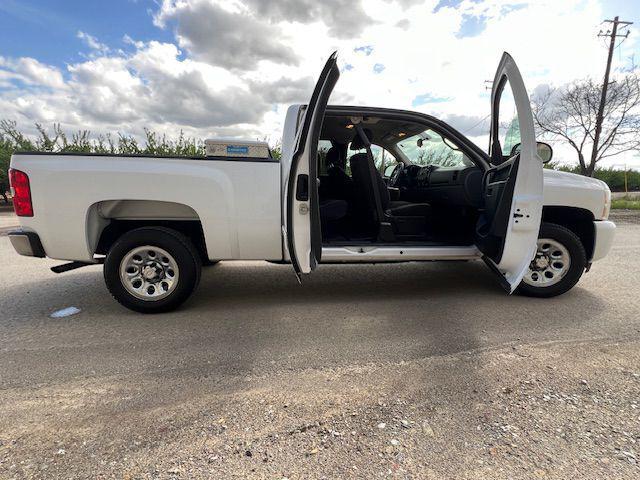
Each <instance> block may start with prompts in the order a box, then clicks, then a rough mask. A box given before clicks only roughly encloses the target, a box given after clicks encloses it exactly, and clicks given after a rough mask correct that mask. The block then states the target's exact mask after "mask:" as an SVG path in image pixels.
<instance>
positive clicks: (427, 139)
mask: <svg viewBox="0 0 640 480" xmlns="http://www.w3.org/2000/svg"><path fill="white" fill-rule="evenodd" d="M397 146H398V150H400V151H401V152H402V153H403V154H404V155H405V156H406V157H407V159H408V160H409V161H410V162H411V163H413V164H414V165H436V166H439V167H469V166H472V165H473V162H472V161H471V160H469V158H468V157H467V156H466V155H465V154H464V153H463V152H462V151H461V150H460V149H459V148H458V146H457V145H456V144H454V143H453V142H451V141H450V140H445V139H444V137H442V135H440V134H439V133H437V132H435V131H433V130H431V129H427V130H425V131H424V132H422V133H419V134H418V135H413V136H411V137H407V138H406V139H405V140H401V141H400V142H398V143H397Z"/></svg>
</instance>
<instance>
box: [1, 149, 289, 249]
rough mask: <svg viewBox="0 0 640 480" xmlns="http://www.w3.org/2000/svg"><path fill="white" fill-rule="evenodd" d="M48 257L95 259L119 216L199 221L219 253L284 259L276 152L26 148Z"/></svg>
mask: <svg viewBox="0 0 640 480" xmlns="http://www.w3.org/2000/svg"><path fill="white" fill-rule="evenodd" d="M11 168H14V169H18V170H21V171H23V172H24V173H26V174H27V175H28V176H29V182H30V186H31V196H32V202H33V209H34V215H33V217H20V223H21V226H22V228H23V229H24V230H26V231H33V232H36V233H37V234H38V235H39V237H40V240H41V242H42V245H43V247H44V250H45V252H46V254H47V256H48V257H51V258H56V259H61V260H77V261H91V260H92V259H93V257H94V253H95V249H96V246H97V244H98V240H99V238H100V235H101V233H102V231H103V230H104V228H105V227H106V226H107V225H108V224H109V223H110V222H111V221H113V220H145V219H153V220H158V219H164V220H173V221H198V222H200V223H201V226H202V231H203V234H204V239H205V243H206V248H207V255H208V257H209V258H210V259H211V260H227V259H229V260H230V259H233V260H254V259H268V260H281V259H282V240H281V202H280V191H281V189H280V181H281V180H280V178H281V175H280V163H279V162H278V161H277V160H275V159H270V158H269V159H257V158H226V157H190V158H189V157H162V156H152V155H117V154H86V153H81V154H80V153H57V154H51V153H42V152H35V153H34V152H21V153H16V154H14V155H13V157H12V159H11Z"/></svg>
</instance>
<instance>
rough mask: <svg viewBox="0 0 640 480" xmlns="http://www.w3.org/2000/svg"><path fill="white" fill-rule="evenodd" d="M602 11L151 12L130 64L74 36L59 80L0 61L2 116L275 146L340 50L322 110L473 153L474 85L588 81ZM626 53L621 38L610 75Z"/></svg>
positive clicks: (300, 5)
mask: <svg viewBox="0 0 640 480" xmlns="http://www.w3.org/2000/svg"><path fill="white" fill-rule="evenodd" d="M602 1H605V0H563V1H562V2H559V1H557V0H537V1H536V2H527V3H526V4H525V3H524V2H523V1H521V0H513V1H511V2H508V1H505V0H485V1H483V2H476V1H473V0H460V1H456V2H446V3H447V4H448V5H454V6H450V7H443V8H438V9H437V12H434V10H435V7H436V6H437V5H438V4H440V3H442V2H439V1H437V0H366V2H359V1H357V0H350V1H346V0H328V1H326V2H318V1H311V0H216V1H214V0H163V2H162V3H161V4H160V5H159V6H158V8H157V11H156V12H154V22H155V24H156V25H157V26H158V27H159V28H163V29H166V30H168V31H171V32H173V33H174V35H175V41H174V43H161V42H153V41H152V42H141V41H139V40H137V39H134V38H132V37H135V32H131V33H130V35H131V36H125V37H124V39H123V41H124V42H125V43H127V44H128V45H130V46H131V47H132V50H133V51H132V53H123V52H121V51H119V50H115V49H113V48H109V46H107V45H105V44H103V43H101V42H99V41H98V40H97V39H96V38H95V37H93V36H91V35H89V34H87V33H85V32H82V31H80V32H78V37H79V38H81V39H82V40H83V41H84V42H85V43H86V44H87V46H88V47H89V48H91V49H92V51H93V52H95V54H94V55H90V56H89V58H88V59H87V60H86V61H83V62H79V63H75V64H72V65H69V66H68V68H67V70H68V71H67V72H66V74H65V75H63V73H62V72H61V71H60V70H59V69H57V68H55V67H52V66H48V65H44V64H42V63H40V62H38V61H37V60H34V59H31V58H22V59H8V58H2V57H0V108H1V109H2V111H3V112H4V116H9V117H13V118H15V119H17V120H20V121H21V123H23V124H27V123H29V122H33V121H61V122H62V123H64V124H65V125H68V126H69V127H70V128H90V129H92V130H94V131H101V132H104V131H113V130H119V131H123V132H133V133H136V132H140V131H141V130H142V127H143V126H148V127H151V128H155V129H158V130H161V131H164V132H167V133H169V134H172V133H173V134H175V133H177V131H178V130H180V129H184V130H185V132H186V133H188V134H191V135H195V136H198V137H205V136H210V135H223V134H224V135H230V134H231V135H240V134H243V133H244V134H245V135H247V136H249V137H253V138H255V137H257V136H258V137H263V136H268V137H270V138H272V139H277V138H279V135H280V134H281V133H280V132H281V128H282V122H283V119H284V112H285V111H286V107H287V105H288V104H289V103H291V102H304V101H306V99H307V98H308V96H309V95H310V94H311V90H312V88H313V83H314V79H315V77H316V76H317V75H318V73H319V72H320V70H321V68H322V65H323V63H324V61H325V60H326V58H327V57H328V56H329V54H330V53H331V52H332V51H333V50H338V51H339V62H340V66H341V69H342V72H343V73H342V76H341V79H340V81H339V82H338V85H337V87H336V90H335V92H334V94H333V96H332V99H331V101H332V103H351V104H362V105H375V106H382V107H393V108H404V109H410V110H411V109H413V110H420V111H424V112H427V113H431V114H434V115H437V116H440V117H441V118H444V119H448V120H449V121H450V122H451V123H452V124H454V126H457V127H458V128H459V129H460V130H462V131H463V132H466V133H468V134H469V135H472V136H473V137H474V139H477V141H478V143H479V144H480V145H481V146H482V147H483V148H485V147H486V139H485V138H483V136H482V134H483V132H486V131H487V129H488V122H486V121H485V122H483V121H482V119H483V118H485V117H486V116H487V114H488V113H489V92H487V91H486V90H485V80H489V79H491V78H493V74H494V69H495V67H496V65H497V62H498V60H499V58H500V55H501V54H502V52H503V51H504V50H507V51H509V52H510V53H511V54H512V55H513V56H514V58H515V59H516V61H517V62H518V64H519V65H520V67H521V70H522V73H523V76H524V77H525V82H526V83H527V85H528V87H529V89H530V90H531V91H532V90H533V89H534V88H535V87H536V86H538V85H541V84H555V85H561V84H563V83H566V82H569V81H572V80H574V79H576V78H583V77H586V76H592V77H595V78H599V77H600V76H601V75H602V73H603V69H604V61H605V55H606V50H605V49H604V48H603V46H602V42H601V40H600V39H598V38H597V37H596V34H597V31H598V29H599V23H600V21H601V20H602V19H603V18H604V17H603V8H602ZM514 5H515V6H517V8H515V7H514ZM469 18H473V19H477V21H476V23H475V28H474V30H473V36H465V32H467V33H469V32H471V31H470V30H469V31H467V30H466V29H467V28H468V25H467V24H466V22H468V19H469ZM361 47H370V51H369V52H368V53H369V54H368V55H367V54H366V53H367V52H364V51H362V49H361ZM636 48H637V43H636V40H635V39H634V37H630V38H629V39H628V40H627V41H626V42H625V43H624V44H623V45H622V47H621V48H620V49H619V50H618V51H617V52H616V59H615V61H614V62H615V64H616V65H618V66H620V65H621V64H622V62H624V61H625V59H626V58H627V57H628V56H629V55H630V54H631V52H633V51H634V50H635V49H636ZM376 65H378V67H376ZM380 65H383V66H384V68H383V69H382V68H381V67H380ZM374 70H377V71H379V73H377V74H375V73H374ZM65 77H66V78H65ZM43 89H45V90H44V91H43ZM419 99H423V100H426V101H425V102H424V103H420V102H416V100H419ZM414 103H416V104H415V106H414V105H413V104H414Z"/></svg>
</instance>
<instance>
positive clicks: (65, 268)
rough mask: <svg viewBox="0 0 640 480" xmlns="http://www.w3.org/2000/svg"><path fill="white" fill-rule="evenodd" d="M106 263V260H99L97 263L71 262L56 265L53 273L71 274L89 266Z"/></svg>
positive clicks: (52, 269)
mask: <svg viewBox="0 0 640 480" xmlns="http://www.w3.org/2000/svg"><path fill="white" fill-rule="evenodd" d="M101 263H104V259H102V258H101V259H99V260H98V261H97V262H70V263H63V264H62V265H56V266H55V267H51V271H52V272H53V273H64V272H70V271H71V270H76V269H78V268H82V267H88V266H89V265H99V264H101Z"/></svg>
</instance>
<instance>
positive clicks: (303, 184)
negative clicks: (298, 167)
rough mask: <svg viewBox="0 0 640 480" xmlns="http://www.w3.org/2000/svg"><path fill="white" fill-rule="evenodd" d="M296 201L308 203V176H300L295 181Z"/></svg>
mask: <svg viewBox="0 0 640 480" xmlns="http://www.w3.org/2000/svg"><path fill="white" fill-rule="evenodd" d="M296 200H298V201H299V202H307V201H309V175H306V174H301V175H298V178H297V179H296Z"/></svg>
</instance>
